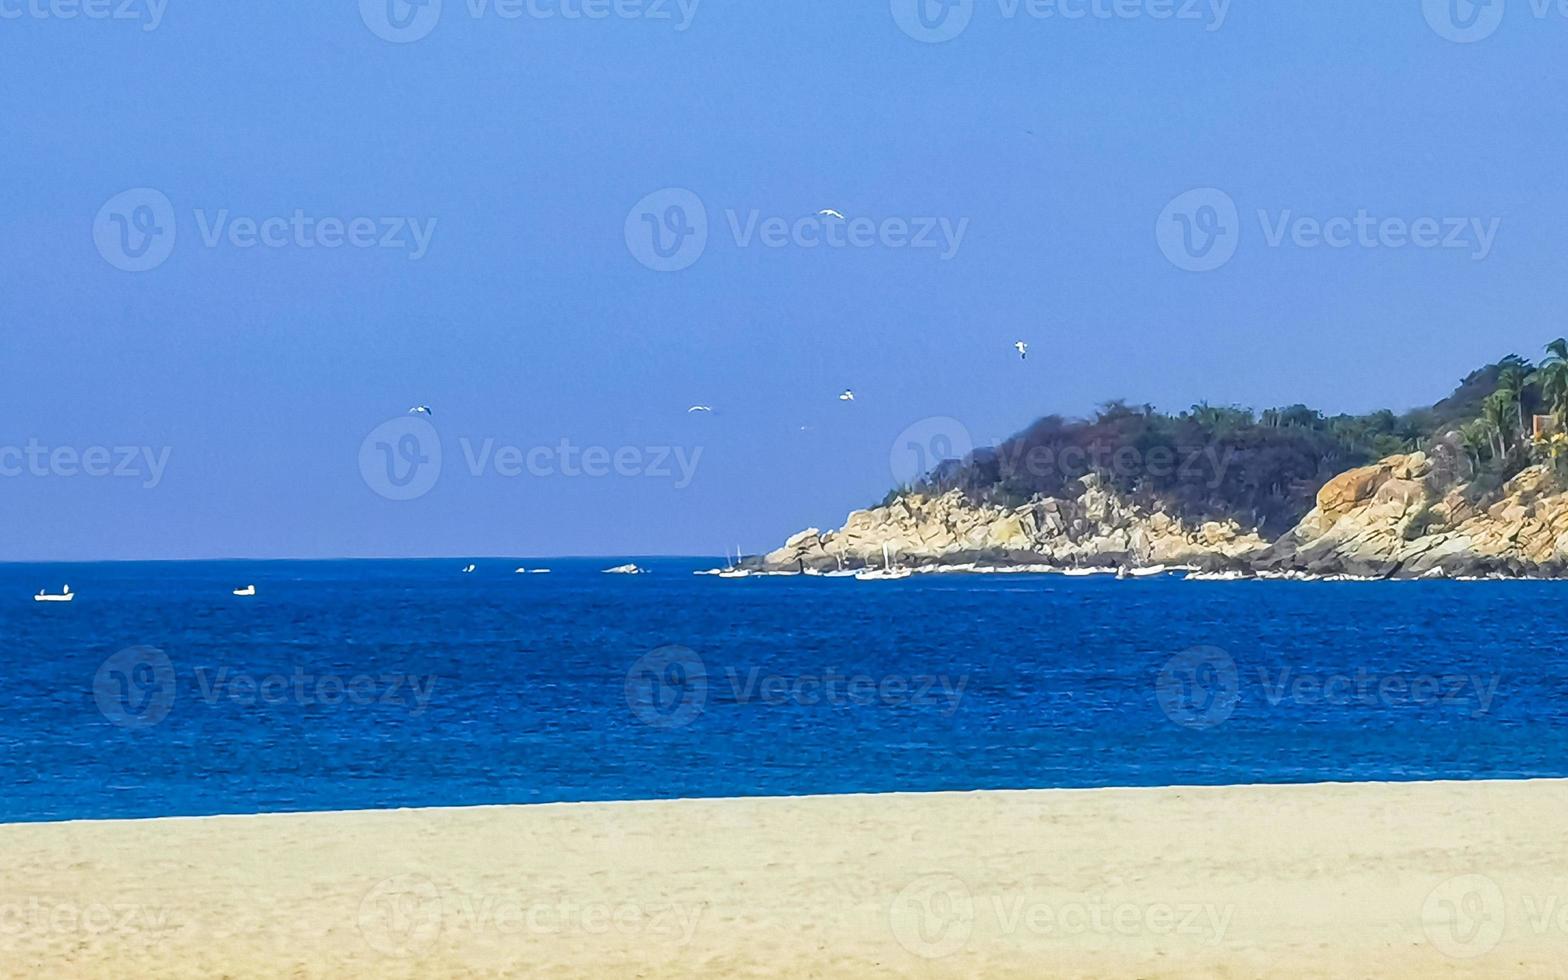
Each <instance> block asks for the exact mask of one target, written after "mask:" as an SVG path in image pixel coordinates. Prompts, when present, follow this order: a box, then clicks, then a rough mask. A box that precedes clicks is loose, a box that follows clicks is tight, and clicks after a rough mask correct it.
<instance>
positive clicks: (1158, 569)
mask: <svg viewBox="0 0 1568 980" xmlns="http://www.w3.org/2000/svg"><path fill="white" fill-rule="evenodd" d="M1168 571H1170V569H1168V568H1166V567H1165V566H1164V565H1146V566H1144V567H1143V568H1129V569H1127V574H1128V575H1129V576H1131V577H1133V578H1153V577H1154V576H1156V575H1164V574H1165V573H1166V572H1168Z"/></svg>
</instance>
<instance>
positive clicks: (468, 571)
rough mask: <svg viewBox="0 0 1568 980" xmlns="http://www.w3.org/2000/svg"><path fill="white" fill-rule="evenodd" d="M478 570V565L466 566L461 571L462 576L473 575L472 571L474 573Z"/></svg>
mask: <svg viewBox="0 0 1568 980" xmlns="http://www.w3.org/2000/svg"><path fill="white" fill-rule="evenodd" d="M478 568H479V566H478V565H468V566H466V567H465V568H464V569H463V574H464V575H472V574H474V571H475V570H476V569H478Z"/></svg>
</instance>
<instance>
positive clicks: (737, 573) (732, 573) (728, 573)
mask: <svg viewBox="0 0 1568 980" xmlns="http://www.w3.org/2000/svg"><path fill="white" fill-rule="evenodd" d="M740 562H741V557H740V545H736V546H735V563H734V564H730V553H729V552H728V551H725V552H724V571H722V572H720V573H719V578H750V577H751V571H750V570H749V569H745V568H742V567H741V566H740Z"/></svg>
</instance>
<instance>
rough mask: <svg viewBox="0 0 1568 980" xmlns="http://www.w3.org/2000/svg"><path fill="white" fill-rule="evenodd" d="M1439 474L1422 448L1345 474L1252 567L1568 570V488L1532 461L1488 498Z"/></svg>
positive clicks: (1460, 572) (1402, 571) (1381, 571)
mask: <svg viewBox="0 0 1568 980" xmlns="http://www.w3.org/2000/svg"><path fill="white" fill-rule="evenodd" d="M1445 482H1446V481H1439V480H1436V479H1434V474H1433V468H1432V463H1431V460H1429V459H1428V458H1427V457H1426V455H1425V454H1424V453H1412V454H1410V455H1408V456H1390V457H1388V458H1387V459H1384V460H1382V461H1380V462H1378V463H1375V464H1373V465H1371V466H1364V467H1361V468H1359V469H1354V470H1350V471H1348V472H1346V473H1342V474H1340V475H1339V476H1337V477H1335V478H1334V479H1333V480H1330V481H1329V482H1328V483H1327V484H1326V485H1325V486H1324V487H1323V489H1322V490H1320V491H1319V492H1318V501H1317V507H1316V508H1315V509H1314V510H1313V511H1312V512H1311V513H1310V514H1308V515H1307V516H1306V517H1305V518H1304V519H1303V520H1302V521H1301V523H1300V524H1298V525H1297V526H1296V528H1295V529H1294V530H1292V531H1291V532H1290V533H1288V534H1286V535H1284V536H1282V537H1281V538H1280V539H1279V540H1278V541H1277V542H1275V544H1274V545H1273V546H1272V547H1271V548H1270V549H1269V550H1268V551H1267V552H1265V553H1264V554H1262V555H1259V556H1254V557H1253V558H1252V560H1251V561H1250V565H1251V567H1252V568H1253V569H1254V570H1256V571H1262V572H1304V573H1307V574H1312V575H1323V574H1348V575H1365V576H1372V577H1379V578H1383V577H1393V578H1423V577H1434V578H1435V577H1452V578H1459V577H1473V576H1485V575H1499V576H1505V577H1525V576H1529V577H1550V578H1556V577H1560V576H1562V575H1563V574H1564V573H1565V571H1568V493H1564V492H1562V491H1560V490H1558V489H1557V482H1556V481H1555V480H1554V479H1553V477H1552V475H1551V473H1550V471H1549V470H1547V469H1546V468H1545V467H1543V466H1532V467H1530V468H1528V469H1526V470H1524V471H1523V472H1521V473H1520V474H1519V475H1518V476H1515V477H1514V478H1513V479H1512V480H1509V481H1508V482H1507V483H1506V484H1504V485H1503V486H1502V487H1501V488H1500V489H1499V490H1498V491H1497V492H1496V493H1495V494H1493V495H1492V496H1493V497H1494V498H1495V499H1492V500H1490V501H1489V502H1487V503H1485V504H1484V505H1483V504H1480V503H1477V502H1475V501H1474V500H1473V499H1472V498H1473V496H1474V494H1473V493H1472V492H1471V488H1469V487H1466V486H1464V485H1459V486H1453V487H1445V486H1444V483H1445Z"/></svg>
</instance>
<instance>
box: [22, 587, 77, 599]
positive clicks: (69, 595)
mask: <svg viewBox="0 0 1568 980" xmlns="http://www.w3.org/2000/svg"><path fill="white" fill-rule="evenodd" d="M75 598H76V593H75V592H72V591H71V587H70V586H69V585H66V586H62V587H61V588H60V592H59V594H58V595H56V594H53V593H50V592H45V591H44V590H43V589H39V590H38V594H37V595H35V596H33V601H34V602H70V601H71V600H72V599H75Z"/></svg>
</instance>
